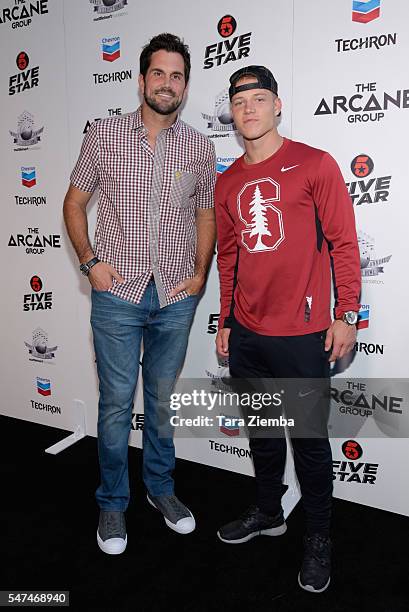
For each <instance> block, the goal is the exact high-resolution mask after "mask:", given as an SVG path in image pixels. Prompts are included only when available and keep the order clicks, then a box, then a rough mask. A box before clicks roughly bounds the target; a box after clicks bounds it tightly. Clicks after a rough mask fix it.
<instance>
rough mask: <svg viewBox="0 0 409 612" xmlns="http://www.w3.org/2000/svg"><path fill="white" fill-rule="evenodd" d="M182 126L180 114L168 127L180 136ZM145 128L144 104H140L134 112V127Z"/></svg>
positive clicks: (134, 128)
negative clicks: (143, 119)
mask: <svg viewBox="0 0 409 612" xmlns="http://www.w3.org/2000/svg"><path fill="white" fill-rule="evenodd" d="M181 127H182V120H181V119H180V117H179V115H177V117H176V120H175V121H174V123H172V125H171V126H170V127H169V128H168V129H169V130H171V131H172V132H173V134H174V135H175V136H179V134H180V129H181ZM144 128H145V126H144V124H143V121H142V106H140V107H139V108H138V109H137V110H136V111H135V112H134V113H132V129H133V130H142V129H144Z"/></svg>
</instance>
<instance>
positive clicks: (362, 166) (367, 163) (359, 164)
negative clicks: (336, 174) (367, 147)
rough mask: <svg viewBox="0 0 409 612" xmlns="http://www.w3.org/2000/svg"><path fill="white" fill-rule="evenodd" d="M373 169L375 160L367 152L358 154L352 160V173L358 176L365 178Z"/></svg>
mask: <svg viewBox="0 0 409 612" xmlns="http://www.w3.org/2000/svg"><path fill="white" fill-rule="evenodd" d="M373 169H374V163H373V160H372V159H371V158H370V157H369V155H365V153H362V154H361V155H357V156H356V157H354V159H353V160H352V162H351V170H352V174H354V175H355V176H356V177H358V178H365V177H366V176H369V175H370V174H371V172H372V170H373Z"/></svg>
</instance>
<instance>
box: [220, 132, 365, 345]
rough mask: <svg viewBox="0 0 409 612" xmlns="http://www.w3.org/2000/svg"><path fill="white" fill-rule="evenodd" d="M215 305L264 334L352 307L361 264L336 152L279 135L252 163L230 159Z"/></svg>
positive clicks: (318, 325)
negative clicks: (274, 146)
mask: <svg viewBox="0 0 409 612" xmlns="http://www.w3.org/2000/svg"><path fill="white" fill-rule="evenodd" d="M215 206H216V219H217V232H218V258H217V262H218V268H219V275H220V295H221V312H220V320H219V327H220V328H223V327H230V322H231V316H232V314H233V311H234V316H235V317H236V319H237V320H238V321H239V323H241V324H242V325H244V326H245V327H247V328H248V329H250V330H252V331H254V332H256V333H258V334H263V335H268V336H295V335H303V334H309V333H312V332H315V331H320V330H323V329H326V328H328V327H329V325H330V324H331V316H330V298H331V264H330V253H331V257H332V260H333V274H334V279H335V287H336V308H335V316H336V317H337V318H339V317H341V316H342V314H343V313H344V312H345V311H347V310H354V311H358V310H359V295H360V287H361V272H360V258H359V249H358V241H357V237H356V230H355V218H354V212H353V207H352V202H351V199H350V197H349V195H348V192H347V189H346V186H345V183H344V180H343V178H342V175H341V172H340V170H339V168H338V165H337V163H336V162H335V160H334V159H333V158H332V157H331V156H330V155H329V154H328V153H326V152H325V151H320V150H319V149H315V148H313V147H310V146H308V145H305V144H302V143H299V142H294V141H292V140H289V139H287V138H284V141H283V144H282V146H281V147H280V149H279V150H278V151H277V152H276V153H274V155H272V156H271V157H269V158H268V159H266V160H264V161H262V162H260V163H257V164H246V163H245V161H244V157H240V158H239V159H237V160H236V161H235V162H234V164H232V166H230V168H229V169H228V170H226V172H225V173H224V174H222V175H221V176H220V177H219V179H218V181H217V184H216V193H215Z"/></svg>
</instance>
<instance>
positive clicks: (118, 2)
mask: <svg viewBox="0 0 409 612" xmlns="http://www.w3.org/2000/svg"><path fill="white" fill-rule="evenodd" d="M89 2H90V4H92V5H93V6H94V13H95V15H96V16H95V17H94V21H100V20H101V19H111V18H112V17H113V15H114V14H115V13H117V12H118V11H120V10H122V9H123V8H124V7H125V6H127V4H128V0H89Z"/></svg>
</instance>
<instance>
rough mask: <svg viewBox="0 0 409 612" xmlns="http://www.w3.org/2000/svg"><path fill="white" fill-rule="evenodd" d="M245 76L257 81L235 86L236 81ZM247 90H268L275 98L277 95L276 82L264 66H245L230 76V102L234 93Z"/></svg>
mask: <svg viewBox="0 0 409 612" xmlns="http://www.w3.org/2000/svg"><path fill="white" fill-rule="evenodd" d="M245 76H251V77H254V78H256V79H257V81H255V82H254V83H245V84H243V85H239V86H237V85H236V83H237V81H238V80H239V79H241V78H243V77H245ZM247 89H268V90H269V91H272V92H273V94H275V95H276V96H277V95H278V85H277V81H276V80H275V78H274V77H273V75H272V73H271V72H270V70H269V69H268V68H266V67H265V66H245V67H244V68H239V70H236V72H234V73H233V74H232V75H231V77H230V87H229V97H230V100H231V99H232V97H233V96H234V95H235V94H236V93H239V92H240V91H246V90H247Z"/></svg>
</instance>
